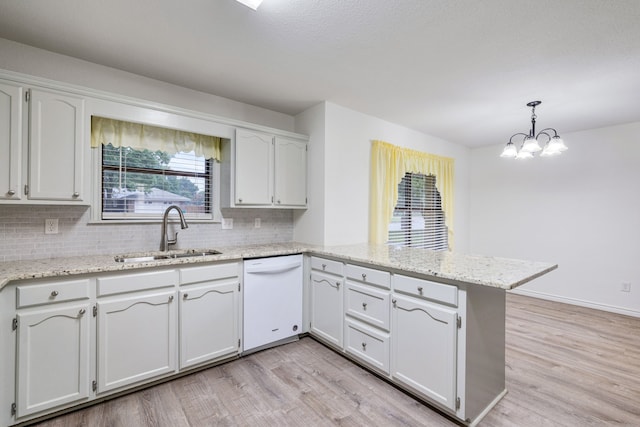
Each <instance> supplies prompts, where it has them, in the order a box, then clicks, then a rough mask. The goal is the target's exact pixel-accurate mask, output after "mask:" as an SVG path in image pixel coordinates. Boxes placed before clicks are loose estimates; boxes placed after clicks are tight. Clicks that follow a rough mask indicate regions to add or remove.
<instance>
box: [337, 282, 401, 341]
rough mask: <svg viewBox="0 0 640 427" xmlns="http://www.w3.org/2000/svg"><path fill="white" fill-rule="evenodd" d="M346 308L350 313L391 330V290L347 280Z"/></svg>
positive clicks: (364, 320)
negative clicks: (379, 289) (381, 289)
mask: <svg viewBox="0 0 640 427" xmlns="http://www.w3.org/2000/svg"><path fill="white" fill-rule="evenodd" d="M345 308H346V313H347V314H348V315H350V316H352V317H355V318H356V319H360V320H362V321H363V322H366V323H369V324H371V325H373V326H376V327H378V328H382V329H385V330H387V331H388V330H389V317H390V314H389V292H382V291H378V290H376V289H373V288H372V287H370V286H359V285H356V284H355V283H350V282H347V287H346V294H345Z"/></svg>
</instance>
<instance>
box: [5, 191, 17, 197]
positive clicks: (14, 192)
mask: <svg viewBox="0 0 640 427" xmlns="http://www.w3.org/2000/svg"><path fill="white" fill-rule="evenodd" d="M7 194H8V195H10V196H13V195H14V194H16V190H9V191H7Z"/></svg>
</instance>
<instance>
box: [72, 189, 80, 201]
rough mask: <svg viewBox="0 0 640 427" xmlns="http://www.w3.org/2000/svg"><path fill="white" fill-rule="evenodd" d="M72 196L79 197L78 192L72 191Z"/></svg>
mask: <svg viewBox="0 0 640 427" xmlns="http://www.w3.org/2000/svg"><path fill="white" fill-rule="evenodd" d="M73 197H74V198H76V199H77V198H78V197H80V193H78V192H77V191H76V192H75V193H73Z"/></svg>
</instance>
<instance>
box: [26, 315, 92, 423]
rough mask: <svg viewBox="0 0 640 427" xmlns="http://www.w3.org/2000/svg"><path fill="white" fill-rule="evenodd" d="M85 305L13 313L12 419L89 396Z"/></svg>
mask: <svg viewBox="0 0 640 427" xmlns="http://www.w3.org/2000/svg"><path fill="white" fill-rule="evenodd" d="M88 313H89V305H88V304H78V305H72V306H69V305H67V306H65V307H59V308H55V309H44V310H38V311H33V312H29V313H27V314H18V316H17V317H18V341H17V344H18V347H17V359H16V360H17V365H18V366H17V370H18V374H17V390H16V395H17V397H16V399H17V402H16V410H17V413H16V415H17V417H18V418H19V417H23V416H25V415H29V414H33V413H36V412H40V411H45V410H47V409H51V408H54V407H56V406H60V405H63V404H67V403H71V402H77V401H80V400H83V399H87V398H88V397H89V390H90V387H89V382H90V379H89V350H90V343H89V339H90V331H89V326H90V321H89V320H90V316H89V314H88Z"/></svg>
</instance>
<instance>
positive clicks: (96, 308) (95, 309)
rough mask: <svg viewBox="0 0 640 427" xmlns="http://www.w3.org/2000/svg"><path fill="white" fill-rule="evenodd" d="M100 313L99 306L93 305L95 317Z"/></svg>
mask: <svg viewBox="0 0 640 427" xmlns="http://www.w3.org/2000/svg"><path fill="white" fill-rule="evenodd" d="M97 315H98V306H97V305H94V306H93V317H96V316H97Z"/></svg>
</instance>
